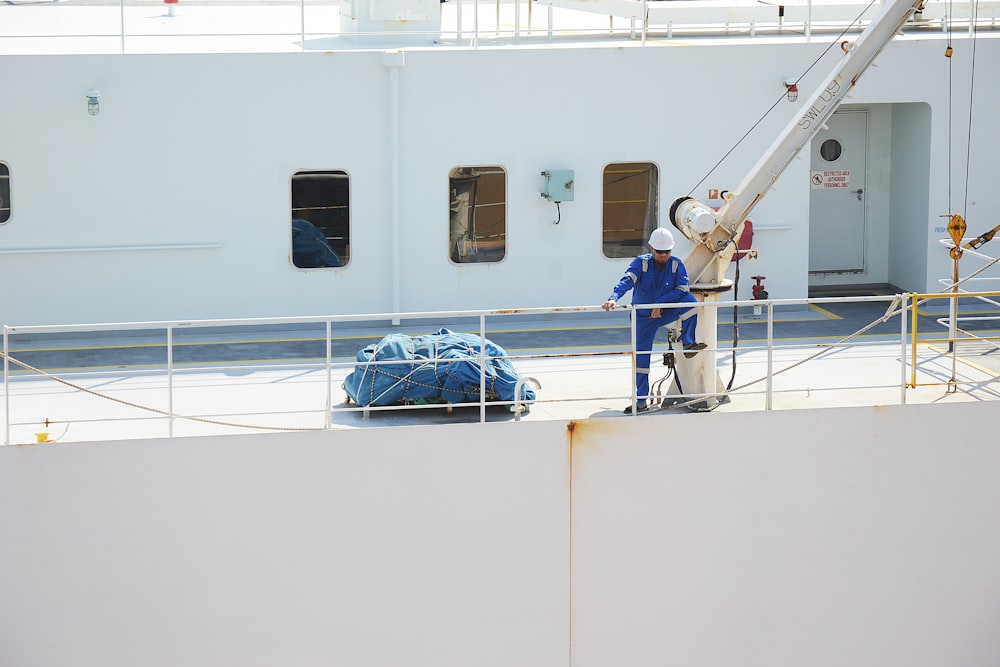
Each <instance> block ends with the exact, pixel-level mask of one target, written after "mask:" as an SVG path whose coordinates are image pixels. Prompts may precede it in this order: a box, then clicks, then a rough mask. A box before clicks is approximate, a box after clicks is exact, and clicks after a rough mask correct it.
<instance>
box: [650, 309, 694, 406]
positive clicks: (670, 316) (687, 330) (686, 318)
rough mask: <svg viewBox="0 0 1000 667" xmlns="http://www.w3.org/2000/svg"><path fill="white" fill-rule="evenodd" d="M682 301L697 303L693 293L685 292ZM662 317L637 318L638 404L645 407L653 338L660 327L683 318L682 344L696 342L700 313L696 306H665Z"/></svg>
mask: <svg viewBox="0 0 1000 667" xmlns="http://www.w3.org/2000/svg"><path fill="white" fill-rule="evenodd" d="M681 302H684V303H687V302H690V303H697V302H698V300H697V299H696V298H695V297H694V295H693V294H685V295H684V298H683V299H681ZM660 312H661V313H662V315H661V316H660V317H655V318H654V317H649V316H648V315H645V316H643V315H639V314H638V313H637V314H636V320H635V393H636V396H637V397H638V399H637V405H638V406H639V407H640V408H641V407H645V405H646V398H647V397H648V396H649V356H650V350H652V348H653V339H654V338H656V332H657V331H659V329H660V327H665V326H667V325H668V324H670V323H671V322H673V321H675V320H676V319H677V318H680V320H681V344H682V345H691V344H692V343H694V342H695V339H694V330H695V327H696V326H697V325H698V315H697V311H695V309H694V308H664V309H662V310H661V311H660Z"/></svg>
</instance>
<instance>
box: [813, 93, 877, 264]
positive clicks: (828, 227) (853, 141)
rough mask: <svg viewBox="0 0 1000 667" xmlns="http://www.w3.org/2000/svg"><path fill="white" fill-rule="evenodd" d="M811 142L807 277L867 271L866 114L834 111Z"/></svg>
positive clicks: (863, 112)
mask: <svg viewBox="0 0 1000 667" xmlns="http://www.w3.org/2000/svg"><path fill="white" fill-rule="evenodd" d="M827 126H828V127H829V129H828V130H820V131H819V133H818V134H817V135H816V136H815V137H813V140H812V148H811V151H812V157H811V161H810V173H809V178H810V187H811V189H810V197H809V272H810V273H858V272H861V271H864V270H865V242H866V238H867V234H866V232H867V228H866V223H867V218H868V216H867V211H868V206H867V204H866V202H867V199H868V198H867V196H866V192H867V187H866V184H867V180H868V179H867V173H868V172H867V164H868V160H867V151H868V112H867V111H838V112H837V113H835V114H833V116H832V117H831V118H830V120H829V121H828V122H827Z"/></svg>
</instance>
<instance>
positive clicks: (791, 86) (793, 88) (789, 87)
mask: <svg viewBox="0 0 1000 667" xmlns="http://www.w3.org/2000/svg"><path fill="white" fill-rule="evenodd" d="M785 90H786V91H787V93H788V101H789V102H794V101H795V100H797V99H799V84H798V83H797V82H795V81H785Z"/></svg>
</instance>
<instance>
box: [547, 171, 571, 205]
mask: <svg viewBox="0 0 1000 667" xmlns="http://www.w3.org/2000/svg"><path fill="white" fill-rule="evenodd" d="M542 176H544V177H545V190H543V191H542V196H543V197H545V198H546V199H548V200H549V201H554V202H561V201H573V170H572V169H552V170H549V171H543V172H542Z"/></svg>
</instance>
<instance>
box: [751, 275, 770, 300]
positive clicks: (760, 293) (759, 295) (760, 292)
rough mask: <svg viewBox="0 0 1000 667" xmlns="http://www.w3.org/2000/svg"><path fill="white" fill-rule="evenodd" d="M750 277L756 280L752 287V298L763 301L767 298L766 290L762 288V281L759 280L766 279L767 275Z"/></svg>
mask: <svg viewBox="0 0 1000 667" xmlns="http://www.w3.org/2000/svg"><path fill="white" fill-rule="evenodd" d="M750 277H751V278H753V279H754V280H756V281H757V282H756V284H754V286H753V288H752V291H753V298H754V300H755V301H763V300H765V299H767V290H766V289H764V283H763V282H761V281H763V280H767V276H750Z"/></svg>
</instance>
